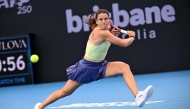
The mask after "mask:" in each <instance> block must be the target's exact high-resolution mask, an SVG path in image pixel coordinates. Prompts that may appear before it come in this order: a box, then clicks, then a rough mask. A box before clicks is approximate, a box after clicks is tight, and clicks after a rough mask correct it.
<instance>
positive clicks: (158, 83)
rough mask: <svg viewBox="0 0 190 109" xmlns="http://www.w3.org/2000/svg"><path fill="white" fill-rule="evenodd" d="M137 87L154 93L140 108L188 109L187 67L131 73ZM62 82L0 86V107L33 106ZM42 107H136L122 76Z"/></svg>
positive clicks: (189, 82)
mask: <svg viewBox="0 0 190 109" xmlns="http://www.w3.org/2000/svg"><path fill="white" fill-rule="evenodd" d="M135 79H136V82H137V85H138V88H139V90H144V89H145V88H146V87H147V86H148V85H149V84H151V85H152V86H153V87H154V93H153V95H152V97H151V98H150V99H149V101H148V102H147V103H146V105H145V106H144V107H142V109H190V70H185V71H174V72H162V73H154V74H143V75H135ZM64 84H65V82H52V83H45V84H35V85H22V86H10V87H0V109H33V106H34V105H35V104H36V103H37V102H42V101H43V100H44V99H45V98H46V97H47V96H48V95H49V94H51V93H52V92H53V91H55V90H58V89H60V88H62V86H64ZM45 109H140V108H139V107H137V106H136V104H135V102H134V97H133V95H132V93H131V92H130V91H129V89H128V88H127V86H126V85H125V83H124V80H123V78H122V76H118V77H112V78H106V79H103V80H99V81H96V82H92V83H90V84H86V85H83V86H81V87H80V88H79V89H77V90H76V91H75V92H74V93H73V94H72V95H70V96H68V97H66V98H63V99H60V100H58V101H57V102H55V103H53V104H51V105H49V106H48V107H46V108H45Z"/></svg>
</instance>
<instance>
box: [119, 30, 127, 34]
mask: <svg viewBox="0 0 190 109" xmlns="http://www.w3.org/2000/svg"><path fill="white" fill-rule="evenodd" d="M120 32H121V33H124V34H128V32H127V31H126V30H123V29H121V30H120Z"/></svg>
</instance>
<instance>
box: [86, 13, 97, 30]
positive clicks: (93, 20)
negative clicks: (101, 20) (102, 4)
mask: <svg viewBox="0 0 190 109" xmlns="http://www.w3.org/2000/svg"><path fill="white" fill-rule="evenodd" d="M85 23H86V24H88V25H89V27H91V29H92V30H93V29H94V28H95V27H96V13H93V14H91V16H90V18H89V19H87V20H86V21H85Z"/></svg>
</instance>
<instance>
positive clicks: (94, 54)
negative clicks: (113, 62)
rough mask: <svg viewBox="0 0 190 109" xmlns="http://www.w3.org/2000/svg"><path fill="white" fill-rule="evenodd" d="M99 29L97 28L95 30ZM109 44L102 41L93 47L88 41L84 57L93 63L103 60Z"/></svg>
mask: <svg viewBox="0 0 190 109" xmlns="http://www.w3.org/2000/svg"><path fill="white" fill-rule="evenodd" d="M97 29H99V28H97ZM110 45H111V43H110V42H109V41H106V40H105V41H103V42H102V43H101V44H99V45H93V44H91V43H90V42H89V41H88V42H87V45H86V52H85V56H86V57H88V58H89V59H92V60H94V61H101V60H104V59H105V57H106V55H107V52H108V49H109V47H110Z"/></svg>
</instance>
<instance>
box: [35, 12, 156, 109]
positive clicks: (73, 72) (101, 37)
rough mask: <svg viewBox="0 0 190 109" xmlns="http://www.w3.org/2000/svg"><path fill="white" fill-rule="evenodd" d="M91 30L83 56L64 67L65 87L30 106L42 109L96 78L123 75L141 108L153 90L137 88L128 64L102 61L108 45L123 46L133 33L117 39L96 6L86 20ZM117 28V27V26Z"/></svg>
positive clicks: (129, 41)
mask: <svg viewBox="0 0 190 109" xmlns="http://www.w3.org/2000/svg"><path fill="white" fill-rule="evenodd" d="M86 23H87V24H88V25H89V26H90V27H91V28H92V29H93V31H92V32H91V33H90V35H89V40H88V42H87V45H86V52H85V55H84V57H83V58H82V59H81V60H80V61H78V62H77V63H76V64H74V65H72V66H70V67H69V68H67V69H66V71H67V75H68V81H67V82H66V84H65V86H64V87H63V88H62V89H60V90H57V91H55V92H53V93H52V94H51V95H50V96H49V97H48V98H47V99H46V100H45V101H44V102H42V103H37V104H36V105H35V107H34V109H44V108H45V107H46V106H47V105H49V104H51V103H53V102H55V101H56V100H58V99H60V98H64V97H66V96H69V95H71V94H72V93H73V92H74V91H75V90H76V89H77V88H78V87H79V86H81V85H83V84H87V83H90V82H93V81H97V80H99V79H103V78H106V77H111V76H115V75H120V74H122V75H123V78H124V80H125V83H126V85H127V86H128V88H129V89H130V91H131V92H132V94H133V95H134V98H135V101H136V103H137V105H138V106H139V107H142V106H143V105H144V104H145V103H146V101H147V100H148V99H149V98H150V96H151V95H152V93H153V87H152V86H151V85H149V86H148V87H147V88H146V89H145V90H144V91H139V90H138V88H137V85H136V82H135V79H134V77H133V74H132V72H131V70H130V67H129V65H128V64H126V63H124V62H119V61H116V62H108V61H107V60H105V57H106V55H107V52H108V49H109V47H110V45H111V43H112V44H115V45H118V46H121V47H127V46H129V45H130V44H131V43H132V42H133V41H134V40H135V32H134V31H127V34H128V36H129V38H127V39H121V38H118V37H116V36H118V35H119V32H115V31H114V29H115V28H117V27H115V26H114V27H113V29H112V30H111V31H110V30H109V28H108V27H109V24H110V19H109V14H108V11H107V10H105V9H99V10H98V11H97V12H96V13H94V14H92V16H91V17H90V18H89V19H88V20H87V21H86ZM117 29H118V28H117Z"/></svg>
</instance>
